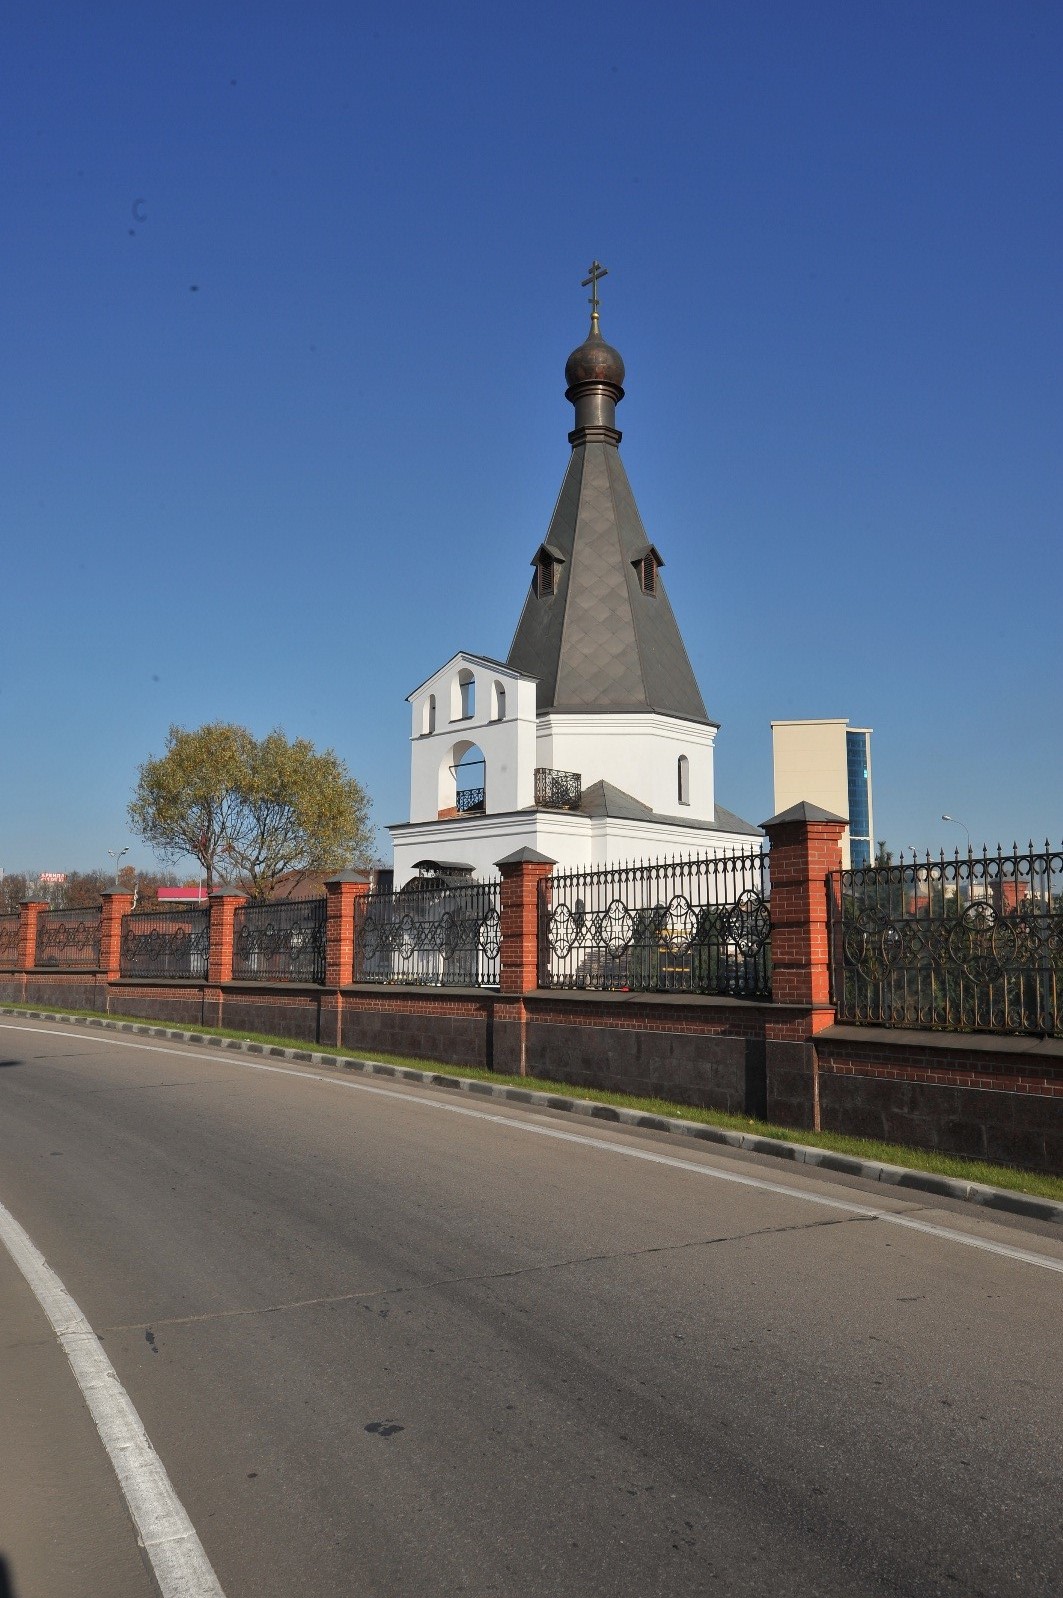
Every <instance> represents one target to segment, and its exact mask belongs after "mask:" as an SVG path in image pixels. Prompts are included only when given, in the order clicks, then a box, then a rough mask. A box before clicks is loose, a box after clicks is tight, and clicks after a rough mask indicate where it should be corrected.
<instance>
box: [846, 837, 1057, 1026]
mask: <svg viewBox="0 0 1063 1598" xmlns="http://www.w3.org/2000/svg"><path fill="white" fill-rule="evenodd" d="M831 903H832V904H833V906H834V910H833V919H834V929H833V931H834V935H833V937H832V939H831V954H832V972H833V986H834V1002H835V1005H836V1008H837V1014H838V1019H839V1020H840V1021H849V1022H855V1023H857V1024H858V1025H859V1024H863V1025H869V1026H892V1027H918V1028H929V1029H930V1030H934V1031H946V1032H1006V1033H1034V1034H1038V1035H1041V1036H1044V1035H1051V1036H1056V1037H1058V1036H1059V1035H1061V1033H1063V848H1061V849H1053V848H1052V846H1051V844H1049V843H1047V842H1046V844H1045V847H1044V849H1043V850H1035V849H1034V847H1033V844H1032V843H1031V845H1030V847H1029V849H1028V850H1027V851H1026V852H1025V853H1023V854H1020V853H1019V852H1018V851H1017V850H1016V849H1015V847H1014V846H1013V847H1012V850H1011V853H1010V854H1005V853H1004V852H1003V850H1001V849H999V848H998V849H997V851H996V853H995V854H990V853H989V852H988V850H983V852H982V853H981V854H980V855H976V854H974V853H973V852H969V853H968V854H966V855H960V854H959V853H957V854H954V855H953V856H952V857H951V858H948V857H946V856H945V855H944V854H940V855H939V856H938V857H937V859H932V858H931V857H930V856H929V855H927V856H926V858H925V859H923V860H919V859H914V858H913V859H912V860H910V861H908V862H907V863H905V860H904V857H903V855H902V856H901V858H900V861H899V862H898V864H897V865H889V866H866V867H864V868H863V869H862V870H853V871H843V872H842V873H841V877H840V881H838V882H837V883H835V884H833V885H832V891H831Z"/></svg>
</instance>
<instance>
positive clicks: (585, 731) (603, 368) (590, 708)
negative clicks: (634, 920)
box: [388, 263, 760, 888]
mask: <svg viewBox="0 0 1063 1598" xmlns="http://www.w3.org/2000/svg"><path fill="white" fill-rule="evenodd" d="M601 275H604V274H603V273H602V271H601V269H600V268H598V267H597V263H595V267H594V268H592V272H591V280H593V284H594V286H593V288H592V295H593V298H592V300H591V305H592V314H591V328H590V333H589V334H588V336H587V338H586V339H585V341H584V342H583V343H582V344H581V345H580V346H579V348H578V349H576V350H574V351H573V352H572V354H571V355H570V356H569V358H568V364H567V365H566V367H565V378H566V382H567V389H566V398H567V399H568V400H569V401H570V402H571V403H572V405H573V406H574V407H575V426H574V428H573V430H572V432H571V433H569V435H568V437H569V443H570V444H571V446H572V454H571V457H570V460H569V463H568V469H567V471H566V473H565V477H564V481H563V482H562V485H561V492H560V494H559V496H558V500H557V505H556V507H555V510H554V514H553V518H552V520H551V522H550V526H549V528H548V530H547V534H546V539H545V541H544V542H543V543H542V544H540V546H539V548H538V549H537V550H536V552H535V555H534V557H533V559H532V581H531V586H530V588H529V591H528V595H527V598H526V599H525V602H524V609H523V611H522V613H521V617H520V620H519V622H518V623H517V630H516V634H515V636H514V639H513V643H512V645H511V647H510V651H509V655H508V657H507V658H506V660H505V661H501V660H494V659H492V658H491V657H490V656H487V655H480V654H474V653H469V652H467V651H460V652H459V653H458V654H456V655H454V656H453V657H452V658H451V659H450V660H448V661H447V662H446V663H445V664H444V665H442V666H440V668H439V669H438V671H436V672H434V673H433V674H432V676H431V677H429V678H428V679H427V681H425V682H423V683H421V685H420V686H419V687H418V688H415V689H414V691H413V693H412V694H410V695H409V703H410V705H411V707H412V727H411V743H410V749H411V756H410V818H409V820H408V821H406V822H401V823H397V824H395V825H393V826H391V827H389V829H388V830H389V832H390V834H391V838H392V842H393V844H394V851H395V879H394V882H395V887H396V888H401V887H403V886H404V885H405V884H406V883H407V882H408V881H409V880H410V879H411V878H412V877H415V876H417V875H418V874H419V873H425V874H428V875H433V876H435V875H443V876H446V877H448V878H460V877H463V876H472V877H476V878H485V877H491V876H494V875H496V872H495V865H496V862H497V861H499V860H501V859H503V858H504V857H505V856H507V855H510V854H512V853H513V852H514V851H516V850H520V849H529V850H532V851H534V852H535V853H536V854H538V855H540V856H546V857H548V858H549V859H551V860H554V861H556V862H557V864H558V866H559V867H560V868H561V869H562V870H563V869H565V868H571V867H595V866H606V865H613V864H620V863H623V862H626V861H631V860H637V859H651V858H654V857H659V856H662V855H668V856H677V855H691V854H701V853H710V854H719V853H724V852H727V853H729V852H730V851H732V850H734V849H748V848H749V847H750V845H751V843H752V842H753V840H754V839H755V838H757V837H759V835H760V834H759V829H758V828H756V827H754V826H751V825H750V824H749V822H746V821H742V820H741V819H740V818H739V817H738V816H735V815H732V814H731V812H730V811H728V810H725V809H723V808H722V806H720V805H719V804H718V803H717V800H716V788H715V778H714V770H713V757H714V744H715V739H716V733H717V730H718V727H719V723H718V722H715V721H713V720H711V718H710V717H709V715H708V713H707V711H706V709H705V704H704V701H703V699H702V697H701V691H700V689H699V688H698V685H697V681H696V680H695V677H694V673H693V670H692V669H691V665H690V660H689V658H688V656H687V652H686V649H685V647H684V644H683V640H682V637H681V636H680V632H679V628H678V626H677V625H676V620H675V616H674V615H673V613H672V607H671V605H670V604H669V602H668V595H667V593H666V592H665V588H664V583H663V582H662V580H661V575H660V572H661V567H662V566H663V565H664V562H663V560H662V558H661V555H660V553H659V552H658V550H657V548H656V547H655V546H654V545H653V544H651V543H650V541H649V539H648V538H647V536H646V531H645V529H644V527H643V525H642V520H641V518H640V516H639V512H638V508H637V506H636V504H635V500H634V496H633V495H632V492H631V487H630V484H629V483H628V479H627V474H626V472H625V471H624V466H623V462H622V461H621V459H620V452H619V447H618V446H619V444H620V438H621V435H620V433H619V432H618V431H617V428H616V406H617V404H618V403H619V401H620V400H622V399H623V397H624V389H623V382H624V363H623V361H622V360H621V358H620V356H619V354H618V353H617V351H616V350H615V349H613V348H612V346H611V345H609V344H607V343H606V342H605V340H604V339H603V338H602V336H601V333H600V331H599V327H598V300H597V281H596V279H597V277H598V276H601Z"/></svg>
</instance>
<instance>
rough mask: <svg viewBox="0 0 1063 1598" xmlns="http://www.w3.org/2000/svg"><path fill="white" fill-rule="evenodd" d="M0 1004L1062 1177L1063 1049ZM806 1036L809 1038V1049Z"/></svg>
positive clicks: (717, 1027)
mask: <svg viewBox="0 0 1063 1598" xmlns="http://www.w3.org/2000/svg"><path fill="white" fill-rule="evenodd" d="M0 1003H7V1004H16V1005H28V1006H30V1007H32V1008H54V1009H57V1010H62V1009H85V1010H100V1011H106V1012H109V1013H111V1014H114V1015H127V1016H133V1017H138V1018H142V1019H144V1020H150V1021H157V1022H163V1023H170V1024H172V1025H174V1026H178V1025H179V1026H186V1027H187V1026H193V1027H194V1026H224V1027H229V1028H232V1029H233V1030H237V1031H241V1030H242V1031H248V1032H259V1033H265V1034H268V1035H273V1036H276V1037H281V1038H287V1039H294V1040H297V1041H299V1042H305V1043H316V1044H320V1045H322V1046H325V1047H330V1046H331V1047H336V1046H342V1047H344V1048H348V1049H353V1050H358V1051H364V1052H365V1053H366V1054H370V1055H371V1054H374V1053H381V1054H399V1055H406V1056H410V1057H413V1058H419V1059H430V1060H440V1061H444V1062H446V1063H448V1064H452V1065H466V1066H473V1067H478V1068H480V1069H486V1070H496V1071H499V1072H502V1073H505V1074H513V1075H516V1074H520V1073H521V1072H522V1070H523V1072H525V1073H526V1074H528V1075H530V1076H543V1077H547V1078H549V1079H551V1080H554V1081H558V1082H564V1083H566V1084H569V1085H571V1086H572V1087H577V1088H578V1087H593V1088H603V1089H611V1090H613V1091H616V1092H623V1093H634V1094H639V1095H642V1096H645V1097H660V1098H664V1099H669V1100H671V1101H673V1102H675V1103H679V1104H691V1105H700V1106H704V1107H706V1108H712V1109H718V1110H725V1111H729V1112H731V1113H733V1114H738V1115H749V1116H756V1117H758V1118H765V1119H767V1120H770V1121H773V1122H776V1123H777V1124H781V1125H784V1126H794V1127H802V1128H811V1127H813V1126H814V1124H815V1105H816V1099H817V1095H818V1101H819V1110H820V1124H821V1126H822V1128H823V1129H824V1130H826V1131H835V1132H844V1133H850V1134H855V1135H857V1136H861V1137H874V1138H883V1139H885V1140H887V1141H889V1142H896V1143H907V1144H911V1145H914V1146H916V1147H920V1148H928V1149H937V1150H940V1151H942V1152H947V1153H956V1154H963V1155H969V1156H975V1157H980V1158H985V1159H989V1160H994V1161H998V1162H1000V1163H1003V1164H1009V1165H1017V1166H1022V1167H1026V1168H1028V1169H1032V1170H1039V1171H1047V1172H1050V1173H1054V1174H1060V1175H1063V1041H1061V1040H1053V1039H1047V1040H1037V1039H1033V1038H997V1037H992V1038H990V1037H975V1036H967V1037H963V1036H959V1035H956V1034H950V1035H943V1034H939V1033H912V1032H890V1031H887V1030H885V1029H876V1028H869V1027H842V1026H830V1025H828V1026H827V1028H826V1029H825V1030H816V1023H817V1022H818V1023H819V1024H820V1025H822V1021H823V1020H825V1019H826V1020H829V1014H830V1013H829V1012H826V1013H824V1012H822V1011H821V1010H820V1009H819V1007H816V1008H814V1009H809V1008H807V1007H805V1008H802V1007H801V1006H799V1005H782V1004H779V1003H771V1004H757V1003H752V1002H742V1001H732V1000H728V999H711V998H709V999H702V998H695V997H688V996H685V995H684V996H673V995H669V996H662V997H660V998H655V997H651V996H649V995H646V994H616V993H603V994H596V993H560V992H554V991H542V990H539V991H534V992H531V993H526V994H523V995H517V994H500V993H493V992H485V991H483V990H478V989H451V990H446V989H437V988H430V989H429V988H407V989H403V988H380V987H372V988H369V987H340V988H330V987H318V986H311V985H305V986H304V985H301V984H294V983H292V984H279V983H278V984H274V985H270V984H266V983H240V982H229V983H221V984H210V983H199V982H156V983H152V984H148V983H141V982H135V981H131V980H124V979H123V980H117V981H111V982H108V981H106V980H105V979H103V978H102V977H97V976H96V975H95V974H94V973H92V972H74V971H70V972H45V971H27V972H17V973H11V974H7V975H4V974H3V973H0ZM810 1037H812V1038H813V1039H814V1041H809V1038H810Z"/></svg>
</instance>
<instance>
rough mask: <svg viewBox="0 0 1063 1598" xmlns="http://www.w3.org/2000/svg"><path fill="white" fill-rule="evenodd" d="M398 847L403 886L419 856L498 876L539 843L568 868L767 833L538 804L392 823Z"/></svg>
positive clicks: (752, 845)
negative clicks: (501, 866) (506, 863)
mask: <svg viewBox="0 0 1063 1598" xmlns="http://www.w3.org/2000/svg"><path fill="white" fill-rule="evenodd" d="M388 830H389V831H390V833H391V838H392V843H393V845H394V851H395V886H396V888H401V887H402V886H403V884H404V883H406V882H408V881H409V879H410V878H411V877H412V876H416V875H417V873H416V872H415V870H414V862H415V861H417V860H452V861H462V862H463V863H464V864H466V865H470V866H472V868H473V873H474V875H475V876H477V877H481V878H482V877H492V876H495V875H497V872H496V865H497V862H498V861H499V860H501V859H503V858H504V857H505V856H506V855H508V854H512V853H513V851H514V850H515V849H521V848H525V847H526V848H529V849H535V850H537V851H538V853H539V854H544V855H547V856H549V858H550V859H551V860H555V861H556V862H557V864H558V867H559V868H560V869H561V870H566V869H568V870H574V869H576V868H577V867H580V866H605V865H624V864H628V863H631V862H635V861H639V860H656V859H661V858H667V859H674V858H676V857H678V856H689V855H694V854H709V855H714V854H730V853H733V852H734V851H735V850H739V851H741V852H742V853H745V852H747V851H748V850H750V849H754V850H755V849H759V847H760V839H759V838H757V837H750V836H748V835H747V834H744V833H722V832H715V831H712V832H710V831H708V830H707V829H706V830H705V831H701V830H700V829H699V828H694V827H677V826H668V825H666V824H663V823H658V822H640V821H621V820H618V819H616V818H615V817H611V816H600V817H594V818H592V817H590V816H577V815H573V814H566V813H565V812H564V811H549V810H538V811H535V810H532V811H523V812H520V813H518V814H515V815H503V816H456V817H454V818H453V819H452V820H448V821H436V822H430V823H424V824H422V825H415V826H398V827H391V828H389V829H388Z"/></svg>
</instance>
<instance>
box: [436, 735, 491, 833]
mask: <svg viewBox="0 0 1063 1598" xmlns="http://www.w3.org/2000/svg"><path fill="white" fill-rule="evenodd" d="M486 779H487V767H486V764H485V761H484V753H483V750H482V749H480V748H479V747H478V746H477V745H476V744H474V743H470V742H469V740H468V739H467V738H461V739H459V740H458V742H457V743H456V744H452V745H451V746H450V748H449V749H448V750H447V752H446V754H445V755H444V756H443V758H442V760H441V761H440V763H439V816H440V819H441V820H442V819H446V818H447V817H452V816H455V815H459V816H461V815H468V814H470V813H472V814H477V813H479V812H482V811H484V810H485V809H486V808H487V780H486Z"/></svg>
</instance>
